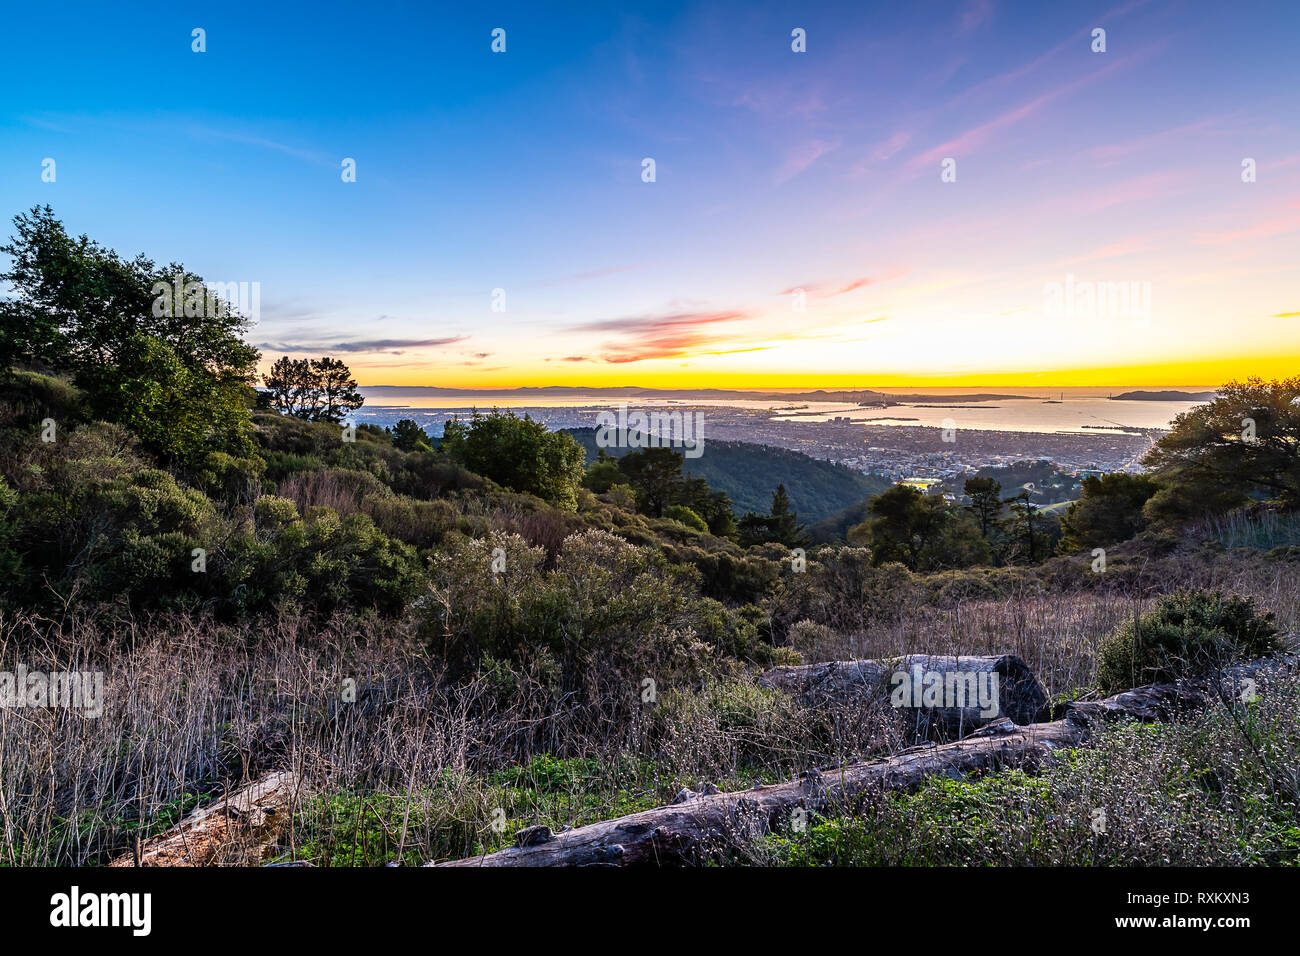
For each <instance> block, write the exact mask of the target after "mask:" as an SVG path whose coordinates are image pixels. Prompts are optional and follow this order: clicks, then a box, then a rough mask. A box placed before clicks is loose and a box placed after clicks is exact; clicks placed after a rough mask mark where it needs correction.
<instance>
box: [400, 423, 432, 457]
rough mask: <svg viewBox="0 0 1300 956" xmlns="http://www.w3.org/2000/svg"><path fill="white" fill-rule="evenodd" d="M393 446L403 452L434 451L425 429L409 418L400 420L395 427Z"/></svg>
mask: <svg viewBox="0 0 1300 956" xmlns="http://www.w3.org/2000/svg"><path fill="white" fill-rule="evenodd" d="M393 444H394V445H395V446H396V447H398V448H400V449H401V450H402V451H433V445H432V444H430V443H429V436H428V435H426V434H425V433H424V429H423V428H421V427H420V426H419V425H417V424H416V423H415V422H414V421H412V420H411V419H409V418H402V419H399V420H398V422H397V424H396V425H394V426H393Z"/></svg>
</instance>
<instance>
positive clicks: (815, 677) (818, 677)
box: [759, 654, 1049, 741]
mask: <svg viewBox="0 0 1300 956" xmlns="http://www.w3.org/2000/svg"><path fill="white" fill-rule="evenodd" d="M759 684H760V685H761V686H763V687H769V688H775V689H778V690H782V691H784V692H786V693H788V694H792V695H795V696H798V697H800V698H801V699H802V700H803V701H804V703H806V704H808V705H809V706H811V707H824V706H826V705H827V704H832V703H834V704H844V703H850V702H863V703H870V702H878V703H880V704H882V705H884V704H888V705H890V706H892V707H893V708H894V709H895V710H897V711H898V713H899V714H901V715H902V717H903V718H904V721H905V732H906V733H907V734H908V738H909V739H910V740H913V741H919V740H938V741H946V740H958V739H960V738H962V737H964V736H966V735H967V734H969V733H970V732H971V731H972V730H975V729H977V728H979V727H982V726H984V725H985V724H988V723H990V722H991V721H994V720H998V719H1000V718H1008V719H1010V720H1011V721H1012V722H1013V723H1016V724H1022V725H1027V724H1035V723H1039V722H1041V721H1044V720H1046V719H1047V718H1048V716H1049V714H1048V706H1047V694H1046V693H1045V692H1044V691H1043V687H1042V685H1041V684H1040V683H1039V682H1038V678H1037V677H1035V676H1034V672H1033V671H1031V670H1030V669H1029V666H1028V665H1027V664H1026V663H1025V662H1024V661H1023V660H1021V659H1020V658H1019V657H1016V656H1015V655H1014V654H1002V655H1000V656H996V657H967V656H954V655H949V656H944V655H930V654H908V655H906V656H904V657H899V658H895V659H893V660H860V661H829V662H827V663H823V664H800V665H794V666H784V667H774V668H772V669H771V670H769V671H766V672H765V673H763V674H762V675H761V676H760V677H759Z"/></svg>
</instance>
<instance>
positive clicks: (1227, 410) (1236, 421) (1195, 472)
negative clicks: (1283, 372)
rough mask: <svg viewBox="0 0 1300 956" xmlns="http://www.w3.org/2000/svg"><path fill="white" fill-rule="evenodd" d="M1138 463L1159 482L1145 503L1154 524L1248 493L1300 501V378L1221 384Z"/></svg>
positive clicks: (1213, 510) (1226, 506) (1236, 501)
mask: <svg viewBox="0 0 1300 956" xmlns="http://www.w3.org/2000/svg"><path fill="white" fill-rule="evenodd" d="M1143 462H1144V464H1146V465H1147V467H1148V468H1150V469H1151V472H1152V476H1153V477H1154V478H1155V479H1156V480H1157V481H1158V482H1159V483H1160V484H1161V485H1162V488H1161V490H1160V491H1159V492H1158V493H1157V494H1156V495H1155V496H1154V497H1153V498H1152V499H1151V500H1150V501H1149V502H1148V504H1147V506H1146V512H1147V515H1148V516H1149V517H1150V518H1152V519H1153V520H1156V521H1160V522H1179V521H1183V520H1186V519H1187V518H1191V517H1198V516H1203V515H1210V514H1222V513H1224V512H1227V511H1230V510H1231V509H1232V508H1234V507H1236V506H1238V505H1240V504H1242V503H1243V502H1245V501H1246V500H1248V499H1250V498H1266V499H1271V500H1273V501H1276V502H1277V503H1278V505H1279V506H1281V507H1282V508H1285V509H1294V508H1296V507H1297V506H1300V376H1297V377H1295V378H1290V379H1283V380H1280V381H1274V382H1266V381H1263V380H1261V379H1259V378H1250V379H1247V380H1246V381H1245V382H1231V383H1229V384H1227V385H1225V386H1223V387H1222V388H1221V389H1220V390H1219V395H1218V397H1217V398H1216V399H1215V400H1214V401H1212V402H1209V403H1208V404H1205V405H1198V406H1196V407H1195V408H1192V409H1191V410H1190V411H1186V412H1183V413H1182V414H1181V415H1179V416H1178V418H1177V419H1175V420H1174V427H1173V429H1172V430H1171V431H1170V432H1169V434H1167V435H1165V436H1164V437H1163V438H1161V439H1160V441H1158V442H1156V444H1155V446H1154V447H1153V448H1152V449H1151V451H1150V452H1148V454H1147V456H1146V458H1145V459H1143Z"/></svg>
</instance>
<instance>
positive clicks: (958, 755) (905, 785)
mask: <svg viewBox="0 0 1300 956" xmlns="http://www.w3.org/2000/svg"><path fill="white" fill-rule="evenodd" d="M1275 668H1277V662H1269V661H1263V662H1255V663H1253V664H1251V665H1245V666H1243V667H1239V668H1233V669H1231V670H1230V671H1226V672H1225V678H1224V679H1219V680H1213V681H1210V680H1202V681H1185V682H1180V683H1177V684H1153V685H1151V686H1148V687H1138V688H1134V689H1133V690H1128V691H1124V692H1123V693H1120V694H1116V695H1114V696H1113V697H1108V698H1106V699H1104V700H1100V701H1092V702H1081V703H1074V704H1069V705H1067V707H1066V712H1065V715H1064V716H1063V717H1062V718H1061V719H1059V720H1054V721H1050V722H1047V723H1035V724H1031V725H1028V726H1020V725H1017V724H1016V723H1014V722H1013V721H1012V720H1011V719H1010V718H1007V717H1001V718H998V719H997V720H995V721H993V722H992V723H990V724H988V725H986V726H984V727H982V728H981V729H979V730H977V731H975V732H974V733H972V734H971V735H970V736H968V737H966V738H964V739H962V740H959V741H955V742H953V743H947V744H933V743H930V744H927V745H924V746H920V747H913V748H911V749H909V750H905V751H903V752H902V753H899V754H895V755H894V756H892V757H888V758H885V759H881V760H872V761H868V762H864V763H857V764H850V765H847V766H844V767H839V768H836V769H833V770H823V771H817V770H812V771H808V772H806V773H804V774H803V775H802V776H801V777H800V778H799V779H797V780H792V781H788V782H786V783H782V784H777V785H774V786H756V787H754V788H753V789H751V790H746V791H740V792H733V793H718V794H690V796H684V794H678V799H677V800H676V801H674V803H672V804H670V805H669V806H666V807H658V808H656V809H654V810H645V811H643V812H641V813H634V814H631V815H630V816H625V817H619V818H618V819H615V820H606V821H602V822H600V823H593V824H590V825H588V826H582V827H576V828H574V829H571V830H566V831H563V832H560V833H553V834H549V836H548V837H547V838H546V839H542V840H539V839H538V836H539V835H540V834H539V832H538V831H537V830H536V829H535V828H529V829H528V830H525V831H521V832H522V833H524V834H526V838H525V839H523V840H521V841H520V845H517V846H514V847H511V848H509V849H506V850H500V851H497V852H495V853H489V854H486V855H483V856H478V857H471V858H469V859H463V860H452V861H447V862H443V863H429V864H426V865H427V866H592V865H599V866H630V865H636V864H651V865H671V864H681V863H690V862H695V861H699V860H701V859H706V858H708V857H709V855H710V854H714V853H718V852H725V851H728V850H732V849H735V848H736V847H739V846H743V845H744V844H746V843H750V842H753V841H755V840H758V839H760V838H762V837H763V836H765V835H766V834H768V833H771V832H773V831H774V830H778V829H780V828H782V827H783V826H784V825H785V824H786V823H787V821H788V820H789V819H790V817H791V815H792V814H794V813H796V812H799V811H803V812H808V811H814V810H821V811H823V812H841V813H843V812H852V810H853V808H854V807H856V806H857V805H859V804H860V803H861V801H862V800H863V799H864V798H865V797H866V796H867V795H869V794H871V793H872V792H881V791H906V790H912V789H915V788H916V787H918V786H919V785H920V784H921V783H922V782H924V781H925V780H926V779H927V778H928V777H932V776H936V775H940V774H944V775H949V776H954V777H965V776H967V775H977V776H978V775H983V774H987V773H992V772H996V771H999V770H1002V769H1006V768H1021V769H1025V770H1028V771H1031V772H1032V771H1037V770H1039V769H1040V768H1042V767H1043V766H1044V765H1045V764H1047V763H1048V762H1050V761H1051V759H1052V755H1053V754H1054V753H1055V752H1056V751H1058V750H1062V749H1069V748H1075V747H1078V746H1080V745H1082V744H1084V743H1086V742H1087V740H1088V739H1089V737H1090V736H1091V735H1092V734H1093V732H1094V730H1095V729H1096V727H1097V725H1098V724H1099V723H1100V722H1101V721H1102V720H1104V719H1106V718H1112V717H1132V718H1137V719H1140V720H1173V719H1176V718H1178V717H1179V716H1180V715H1181V714H1183V713H1185V712H1187V711H1189V710H1191V709H1194V708H1197V707H1200V706H1202V705H1204V704H1205V703H1206V702H1207V701H1210V700H1214V699H1216V698H1218V697H1220V696H1223V695H1224V693H1225V690H1226V691H1227V692H1228V694H1229V695H1233V696H1235V689H1236V687H1237V685H1238V682H1239V681H1241V680H1242V679H1244V678H1247V677H1251V676H1252V675H1256V674H1261V675H1262V674H1264V673H1268V672H1272V671H1274V669H1275ZM686 793H690V791H686Z"/></svg>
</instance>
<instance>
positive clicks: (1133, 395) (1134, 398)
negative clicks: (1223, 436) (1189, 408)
mask: <svg viewBox="0 0 1300 956" xmlns="http://www.w3.org/2000/svg"><path fill="white" fill-rule="evenodd" d="M1218 394H1219V393H1218V392H1179V391H1175V390H1172V389H1171V390H1168V391H1163V392H1143V391H1136V392H1121V393H1120V394H1119V395H1111V396H1110V401H1112V402H1212V401H1214V397H1215V396H1216V395H1218Z"/></svg>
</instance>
